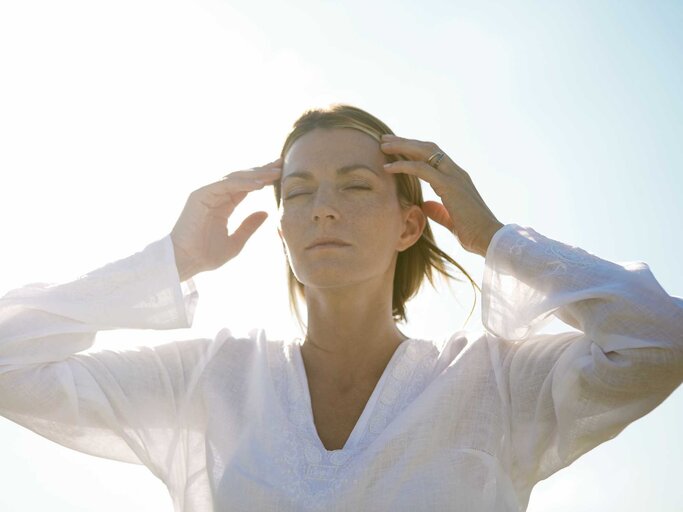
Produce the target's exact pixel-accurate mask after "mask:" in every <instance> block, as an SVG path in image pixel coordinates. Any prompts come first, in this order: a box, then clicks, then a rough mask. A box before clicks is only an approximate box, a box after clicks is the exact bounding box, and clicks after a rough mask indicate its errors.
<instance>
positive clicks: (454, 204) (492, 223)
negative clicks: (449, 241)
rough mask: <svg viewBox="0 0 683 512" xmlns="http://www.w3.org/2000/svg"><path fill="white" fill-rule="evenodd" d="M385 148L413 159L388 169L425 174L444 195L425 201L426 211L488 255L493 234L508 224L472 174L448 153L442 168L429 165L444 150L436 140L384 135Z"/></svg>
mask: <svg viewBox="0 0 683 512" xmlns="http://www.w3.org/2000/svg"><path fill="white" fill-rule="evenodd" d="M381 148H382V151H383V152H384V153H386V154H387V155H398V154H400V155H402V156H404V157H406V158H409V159H410V160H399V161H397V162H392V163H390V164H388V165H387V166H385V169H386V170H387V171H388V172H392V173H397V172H402V173H406V174H412V175H414V176H417V177H418V178H422V179H423V180H425V181H426V182H427V183H429V184H430V185H431V186H432V189H433V190H434V192H436V194H437V195H438V196H439V197H440V198H441V201H442V203H443V204H441V203H439V202H436V201H425V202H424V204H423V205H422V211H424V212H425V214H426V215H427V216H428V217H429V218H431V219H433V220H435V221H436V222H438V223H439V224H441V225H443V226H445V227H446V228H447V229H448V230H449V231H451V232H452V233H453V234H454V235H455V236H456V237H457V238H458V241H459V242H460V245H462V246H463V248H464V249H465V250H466V251H469V252H473V253H475V254H479V255H481V256H486V250H487V249H488V246H489V243H490V242H491V238H492V237H493V235H494V233H495V232H496V231H498V230H499V229H500V228H502V227H503V226H504V224H502V223H501V222H500V221H498V219H497V218H496V216H495V215H493V213H492V212H491V210H490V209H489V208H488V206H486V203H484V200H483V199H482V198H481V196H480V195H479V192H477V189H476V188H475V186H474V183H472V179H471V178H470V175H469V174H467V172H465V171H464V170H463V169H462V168H461V167H459V166H458V165H457V164H456V163H455V162H454V161H453V160H451V159H450V158H449V156H448V155H445V156H444V157H443V158H442V159H441V161H440V162H439V163H438V169H437V168H434V167H432V166H431V165H429V164H428V163H427V160H428V159H429V157H431V156H432V155H434V154H435V153H437V152H443V151H441V149H439V146H437V145H436V144H434V143H433V142H424V141H421V140H414V139H405V138H403V137H398V136H396V135H383V136H382V144H381Z"/></svg>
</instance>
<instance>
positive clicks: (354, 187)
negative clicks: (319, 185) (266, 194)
mask: <svg viewBox="0 0 683 512" xmlns="http://www.w3.org/2000/svg"><path fill="white" fill-rule="evenodd" d="M346 189H359V190H372V189H371V188H370V187H363V186H360V185H354V186H352V187H345V190H346ZM306 194H310V192H299V193H297V194H290V195H288V196H287V197H285V199H292V198H294V197H298V196H303V195H306Z"/></svg>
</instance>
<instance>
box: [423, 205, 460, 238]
mask: <svg viewBox="0 0 683 512" xmlns="http://www.w3.org/2000/svg"><path fill="white" fill-rule="evenodd" d="M422 210H423V211H424V212H425V213H426V214H427V216H428V217H429V218H430V219H433V220H435V221H436V222H438V223H439V224H441V225H442V226H444V227H445V228H446V229H448V230H449V231H450V232H453V230H454V229H455V224H454V223H453V219H451V216H450V214H449V213H448V210H447V209H446V207H445V206H444V205H442V204H441V203H437V202H436V201H425V202H424V203H422Z"/></svg>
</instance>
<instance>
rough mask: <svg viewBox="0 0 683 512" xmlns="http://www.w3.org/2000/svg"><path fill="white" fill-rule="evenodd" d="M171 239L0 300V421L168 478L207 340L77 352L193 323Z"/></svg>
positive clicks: (191, 290) (191, 292) (190, 291)
mask: <svg viewBox="0 0 683 512" xmlns="http://www.w3.org/2000/svg"><path fill="white" fill-rule="evenodd" d="M197 300H198V293H197V291H196V288H195V285H194V283H193V282H192V280H188V281H185V282H183V283H180V282H179V276H178V272H177V269H176V266H175V259H174V253H173V247H172V243H171V240H170V235H169V236H166V237H164V238H162V239H160V240H157V241H155V242H153V243H151V244H149V245H148V246H147V247H145V249H144V250H142V251H140V252H138V253H135V254H133V255H132V256H129V257H127V258H124V259H121V260H118V261H115V262H112V263H109V264H107V265H105V266H103V267H101V268H99V269H96V270H94V271H92V272H90V273H88V274H86V275H84V276H82V277H80V278H79V279H76V280H74V281H72V282H68V283H63V284H47V283H32V284H29V285H26V286H24V287H21V288H17V289H13V290H10V291H9V292H7V293H6V294H5V295H4V296H2V297H1V298H0V415H2V416H4V417H6V418H8V419H9V420H11V421H14V422H15V423H18V424H20V425H22V426H24V427H26V428H28V429H30V430H32V431H34V432H36V433H38V434H40V435H42V436H44V437H46V438H48V439H51V440H53V441H55V442H57V443H59V444H62V445H64V446H67V447H69V448H72V449H75V450H78V451H81V452H84V453H88V454H92V455H96V456H100V457H105V458H110V459H115V460H120V461H125V462H131V463H137V464H145V465H146V466H148V467H149V468H150V469H151V470H152V472H153V473H155V474H156V475H157V476H158V477H160V478H162V479H164V478H165V472H166V471H169V467H168V465H169V460H168V457H169V456H170V450H172V449H173V446H174V444H177V442H178V429H179V428H180V427H181V426H182V424H183V422H186V421H188V420H187V417H186V416H184V415H186V414H190V412H189V411H188V409H187V407H188V405H187V396H188V393H189V392H190V390H191V389H192V386H193V385H194V383H196V380H197V378H198V371H200V370H201V368H202V366H203V365H204V364H205V362H206V361H207V359H208V358H209V356H210V354H209V351H210V350H211V345H212V344H211V341H210V340H208V339H197V340H187V341H181V342H173V343H167V344H163V345H158V346H156V347H153V348H151V347H143V346H138V347H135V348H132V349H131V348H129V349H126V350H120V351H119V350H116V351H113V350H103V351H91V352H87V353H79V352H82V351H84V350H86V349H88V348H90V347H91V346H92V345H93V343H94V341H95V336H96V333H97V331H99V330H106V329H116V328H126V329H175V328H181V327H189V326H191V324H192V319H193V315H194V310H195V306H196V303H197Z"/></svg>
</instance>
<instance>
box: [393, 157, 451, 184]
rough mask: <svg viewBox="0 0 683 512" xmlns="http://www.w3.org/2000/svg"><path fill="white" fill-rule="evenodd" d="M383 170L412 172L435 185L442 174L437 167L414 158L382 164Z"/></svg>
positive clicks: (441, 177) (394, 172)
mask: <svg viewBox="0 0 683 512" xmlns="http://www.w3.org/2000/svg"><path fill="white" fill-rule="evenodd" d="M384 170H385V171H387V172H390V173H392V174H396V173H405V174H412V175H413V176H417V177H418V178H421V179H423V180H425V181H426V182H427V183H430V184H432V185H437V184H438V183H439V182H440V181H441V179H443V176H444V175H443V174H442V173H441V172H439V170H438V169H435V168H434V167H432V166H431V165H429V164H427V163H426V162H417V161H415V160H399V161H397V162H391V163H388V164H384Z"/></svg>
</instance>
